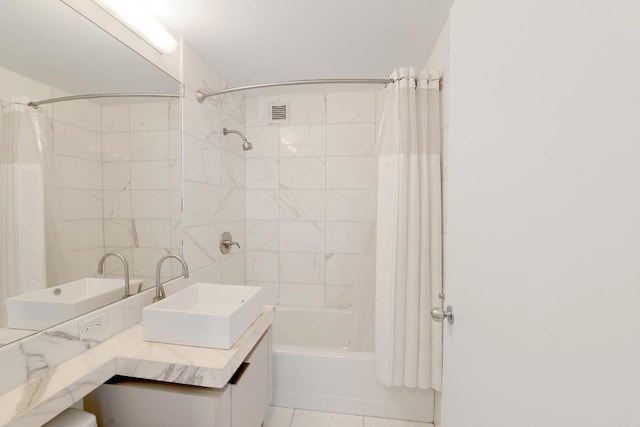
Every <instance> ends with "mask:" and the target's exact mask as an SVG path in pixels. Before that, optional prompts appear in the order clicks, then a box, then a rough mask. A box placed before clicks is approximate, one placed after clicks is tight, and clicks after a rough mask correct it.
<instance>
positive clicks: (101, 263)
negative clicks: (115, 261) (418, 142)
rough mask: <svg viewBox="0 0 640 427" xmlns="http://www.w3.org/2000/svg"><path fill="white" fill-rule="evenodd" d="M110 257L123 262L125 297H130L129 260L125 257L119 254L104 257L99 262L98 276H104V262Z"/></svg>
mask: <svg viewBox="0 0 640 427" xmlns="http://www.w3.org/2000/svg"><path fill="white" fill-rule="evenodd" d="M110 256H114V257H116V258H119V259H120V261H122V264H123V266H124V297H125V298H127V297H130V296H131V289H130V286H129V263H128V262H127V259H126V258H125V257H124V255H122V254H121V253H119V252H109V253H106V254H104V255H102V258H100V261H98V274H104V262H105V260H106V259H107V258H108V257H110Z"/></svg>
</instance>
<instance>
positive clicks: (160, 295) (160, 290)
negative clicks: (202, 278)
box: [153, 254, 189, 302]
mask: <svg viewBox="0 0 640 427" xmlns="http://www.w3.org/2000/svg"><path fill="white" fill-rule="evenodd" d="M169 258H173V259H177V260H178V261H180V263H181V264H182V277H184V278H185V279H188V278H189V267H188V266H187V263H186V262H185V260H184V259H182V257H181V256H179V255H173V254H172V255H165V256H163V257H162V258H160V260H159V261H158V264H157V265H156V296H155V297H154V298H153V302H158V301H160V300H161V299H164V298H166V296H167V295H166V294H165V292H164V286H162V285H164V283H167V282H164V283H161V282H160V270H161V269H162V263H163V262H165V261H166V260H168V259H169Z"/></svg>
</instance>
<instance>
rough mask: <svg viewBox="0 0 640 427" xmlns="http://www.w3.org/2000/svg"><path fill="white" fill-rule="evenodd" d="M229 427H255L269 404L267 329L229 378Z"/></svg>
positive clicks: (269, 344)
mask: <svg viewBox="0 0 640 427" xmlns="http://www.w3.org/2000/svg"><path fill="white" fill-rule="evenodd" d="M229 387H230V389H231V426H232V427H259V426H260V424H262V421H263V420H264V418H265V416H266V414H267V409H268V408H269V403H271V397H270V395H271V329H269V330H268V331H267V333H265V334H264V336H263V337H262V340H261V341H260V342H259V343H258V344H257V345H256V346H255V347H254V349H253V351H252V352H251V354H249V356H248V357H247V359H246V360H245V362H244V363H243V366H241V367H240V369H239V370H238V371H236V375H234V377H232V378H231V381H230V384H229Z"/></svg>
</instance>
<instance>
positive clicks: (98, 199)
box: [49, 90, 104, 285]
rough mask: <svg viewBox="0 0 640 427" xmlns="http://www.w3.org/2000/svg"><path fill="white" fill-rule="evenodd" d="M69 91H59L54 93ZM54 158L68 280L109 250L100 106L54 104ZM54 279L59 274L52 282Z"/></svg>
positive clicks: (86, 272)
mask: <svg viewBox="0 0 640 427" xmlns="http://www.w3.org/2000/svg"><path fill="white" fill-rule="evenodd" d="M67 95H69V94H67V93H63V92H60V91H58V90H54V93H53V96H54V97H57V96H67ZM49 109H50V110H49V112H50V114H49V117H50V118H51V123H52V126H53V152H54V156H53V161H54V169H55V175H56V187H57V190H58V194H57V197H58V198H59V201H60V203H59V204H58V206H57V207H58V208H59V209H60V214H61V219H62V221H63V222H62V229H61V230H60V243H61V245H62V255H63V256H62V258H60V259H59V260H58V261H60V262H63V263H64V267H63V268H62V269H60V270H59V271H60V272H61V276H60V277H58V280H59V281H60V282H61V283H65V282H68V281H71V280H75V279H78V278H80V277H88V276H93V275H95V272H96V265H97V264H96V263H97V262H98V259H100V256H102V254H103V253H104V233H103V216H102V215H103V214H102V201H103V198H102V135H101V126H100V122H101V113H100V105H98V104H97V103H95V102H93V101H86V100H83V101H74V102H61V103H55V104H51V105H50V106H49ZM50 283H51V285H54V284H55V279H53V281H52V282H50Z"/></svg>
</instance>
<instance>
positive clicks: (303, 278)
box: [245, 91, 382, 308]
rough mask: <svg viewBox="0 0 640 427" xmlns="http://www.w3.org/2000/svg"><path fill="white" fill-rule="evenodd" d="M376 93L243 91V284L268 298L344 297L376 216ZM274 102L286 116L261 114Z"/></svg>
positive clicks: (302, 302)
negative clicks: (282, 119)
mask: <svg viewBox="0 0 640 427" xmlns="http://www.w3.org/2000/svg"><path fill="white" fill-rule="evenodd" d="M379 93H380V91H375V92H374V91H359V92H329V93H312V94H295V95H281V96H275V97H274V96H270V97H248V98H246V100H245V104H246V122H247V137H248V139H249V140H250V141H252V143H253V147H254V149H253V150H251V151H249V152H247V160H246V188H247V190H246V203H247V212H246V214H247V224H246V230H247V231H246V234H247V255H246V256H247V262H246V275H247V284H249V285H258V286H262V287H264V288H265V290H266V294H267V297H268V298H267V299H268V301H269V302H270V303H273V304H281V305H296V306H308V307H331V308H350V307H351V306H352V304H353V298H354V294H355V286H354V285H355V284H356V280H357V278H358V277H359V275H360V274H361V272H362V269H363V265H364V264H363V257H364V256H366V255H365V254H364V245H365V243H366V239H367V236H369V233H370V230H371V225H372V223H373V221H374V220H375V199H376V196H375V191H376V161H375V158H374V153H375V145H376V133H377V125H376V122H377V118H378V116H379V114H378V111H379V110H381V107H382V98H381V96H380V95H379ZM274 102H279V103H287V104H288V106H289V111H290V115H289V122H288V123H286V124H270V123H269V109H270V104H271V103H274Z"/></svg>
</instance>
